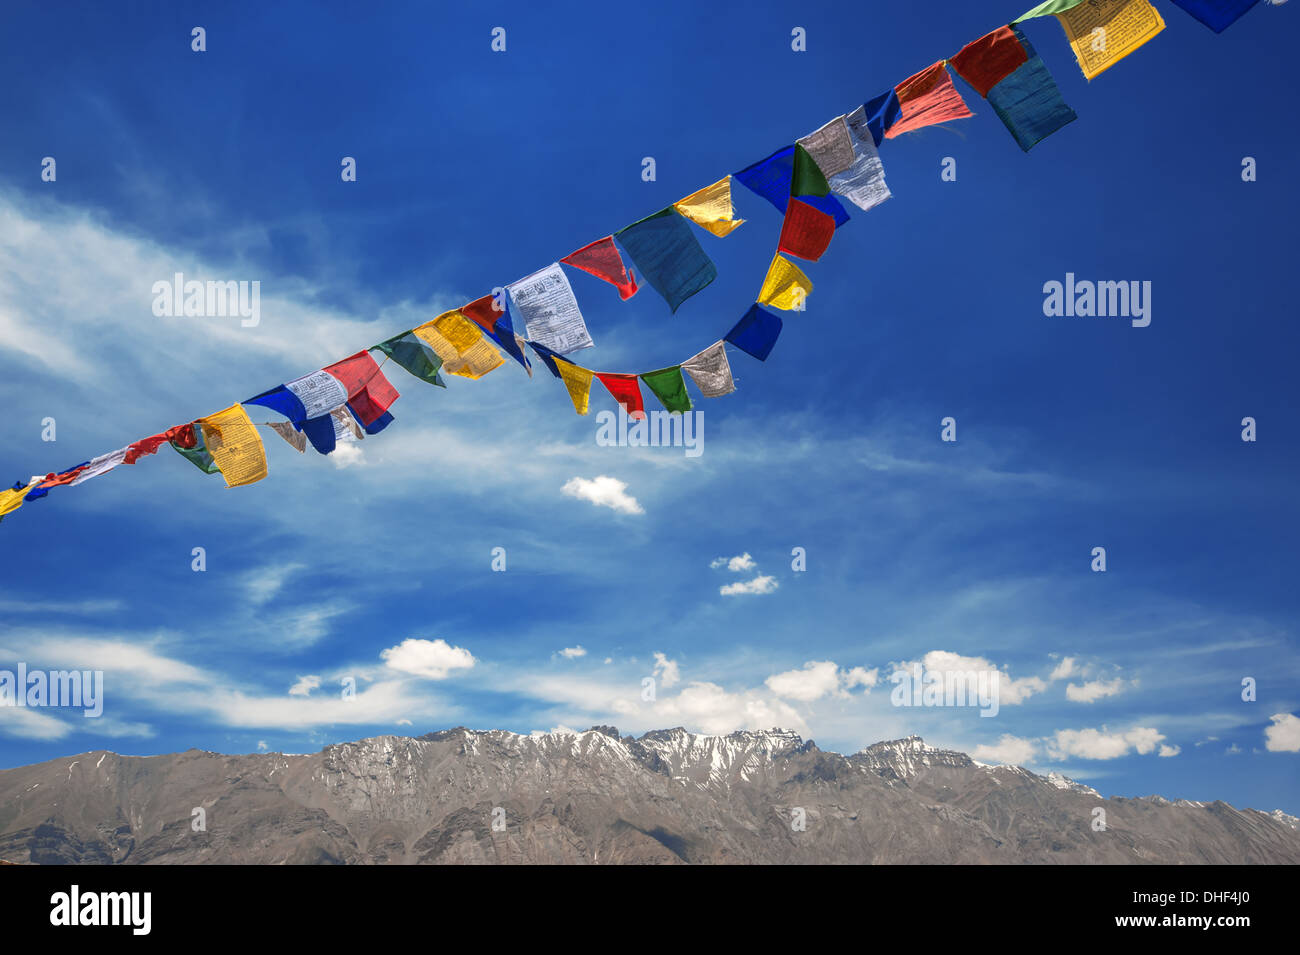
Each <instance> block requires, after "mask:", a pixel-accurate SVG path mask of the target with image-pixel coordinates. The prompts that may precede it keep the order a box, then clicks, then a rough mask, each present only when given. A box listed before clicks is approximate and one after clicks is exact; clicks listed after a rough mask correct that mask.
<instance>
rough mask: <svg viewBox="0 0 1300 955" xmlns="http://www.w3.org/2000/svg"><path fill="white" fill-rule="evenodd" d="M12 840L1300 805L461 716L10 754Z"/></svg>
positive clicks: (713, 846) (242, 850)
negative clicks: (128, 747)
mask: <svg viewBox="0 0 1300 955" xmlns="http://www.w3.org/2000/svg"><path fill="white" fill-rule="evenodd" d="M1098 810H1100V812H1099V811H1098ZM0 859H3V860H7V861H9V862H18V863H37V864H48V863H92V864H114V863H127V864H159V863H173V864H179V863H251V864H279V863H347V864H375V863H543V864H545V863H668V864H677V863H768V864H808V863H847V864H854V863H924V864H944V863H1030V864H1037V863H1067V864H1095V863H1100V864H1115V863H1215V864H1218V863H1270V864H1295V863H1300V820H1298V819H1296V818H1295V817H1293V816H1289V815H1287V814H1286V813H1282V812H1280V811H1274V812H1272V813H1268V812H1261V811H1258V810H1254V809H1245V810H1239V809H1234V808H1233V807H1231V806H1229V805H1227V804H1226V803H1223V802H1217V801H1216V802H1211V803H1199V802H1191V801H1188V800H1175V801H1171V800H1168V799H1164V798H1162V797H1159V796H1146V797H1141V798H1119V797H1112V798H1103V797H1102V796H1101V795H1100V794H1099V793H1098V792H1097V791H1096V790H1093V789H1091V788H1089V787H1088V786H1085V785H1083V784H1081V783H1078V782H1075V781H1073V780H1071V779H1068V778H1066V777H1064V776H1060V775H1058V774H1049V775H1047V776H1041V775H1037V774H1035V773H1032V772H1029V771H1028V770H1025V769H1022V768H1020V767H1016V766H986V765H983V764H980V763H977V762H976V761H974V760H972V759H971V758H970V757H969V756H967V755H965V754H964V753H960V752H955V751H951V750H943V749H937V748H935V747H932V746H929V745H927V744H926V743H925V742H924V741H923V740H921V739H920V738H919V737H916V736H912V737H908V738H906V739H900V740H892V741H888V742H881V743H876V744H874V745H872V746H868V747H867V748H866V749H863V750H861V751H860V752H858V753H854V754H853V755H850V756H843V755H840V754H838V753H832V752H825V751H823V750H821V749H819V748H818V747H817V745H816V744H815V743H814V742H813V741H811V740H808V741H805V740H802V739H801V738H800V737H799V736H797V735H796V734H794V733H791V732H786V731H782V730H776V729H774V730H770V731H763V732H749V731H744V732H736V733H731V734H729V735H726V736H707V735H699V734H695V733H690V732H687V731H686V730H684V729H681V728H676V729H668V730H655V731H652V732H648V733H646V734H644V735H642V736H640V737H635V738H634V737H632V736H620V735H619V733H618V731H617V730H616V729H614V728H613V727H609V726H596V727H592V728H591V729H589V730H587V731H585V732H581V733H559V732H557V733H549V734H540V733H538V734H533V735H529V736H522V735H518V734H515V733H508V732H504V731H499V730H492V731H475V730H469V729H465V728H463V727H458V728H455V729H449V730H443V731H440V732H436V733H429V734H426V735H424V736H419V737H403V736H377V737H373V738H370V739H363V740H360V741H358V742H354V743H340V744H335V745H331V746H327V747H325V748H324V749H322V750H321V751H320V752H318V753H313V754H309V755H289V754H280V753H258V754H249V755H224V754H220V753H212V752H206V751H199V750H189V751H187V752H183V753H173V754H169V755H163V756H121V755H118V754H116V753H111V752H105V751H96V752H92V753H82V754H80V755H77V756H71V757H67V758H62V759H56V760H51V761H49V762H45V763H39V764H35V765H31V766H24V767H20V768H16V769H8V770H3V771H0Z"/></svg>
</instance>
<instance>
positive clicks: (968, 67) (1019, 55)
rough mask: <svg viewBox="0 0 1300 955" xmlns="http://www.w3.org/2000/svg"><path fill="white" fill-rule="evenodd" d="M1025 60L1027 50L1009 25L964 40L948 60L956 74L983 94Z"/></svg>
mask: <svg viewBox="0 0 1300 955" xmlns="http://www.w3.org/2000/svg"><path fill="white" fill-rule="evenodd" d="M1028 61H1029V53H1028V51H1026V50H1025V46H1024V44H1023V43H1021V42H1020V39H1019V38H1018V37H1017V36H1016V32H1015V31H1014V30H1012V29H1011V27H999V28H998V29H996V30H994V31H993V32H992V33H990V34H988V35H987V36H982V37H980V38H979V39H978V40H974V41H973V42H971V43H967V44H966V45H965V46H964V47H962V48H961V52H960V53H958V54H957V55H956V56H954V57H953V58H952V59H951V60H949V62H950V63H952V68H953V69H954V70H956V71H957V75H958V76H960V77H961V78H962V79H964V80H965V81H966V82H967V83H969V84H970V85H971V86H973V87H974V88H975V92H977V93H979V94H980V96H984V97H987V96H988V95H989V90H991V89H993V87H995V86H997V85H998V84H999V83H1000V82H1002V81H1003V80H1005V79H1006V78H1007V77H1008V76H1010V75H1011V74H1012V73H1014V72H1015V71H1016V68H1017V67H1019V66H1021V65H1022V64H1024V63H1027V62H1028Z"/></svg>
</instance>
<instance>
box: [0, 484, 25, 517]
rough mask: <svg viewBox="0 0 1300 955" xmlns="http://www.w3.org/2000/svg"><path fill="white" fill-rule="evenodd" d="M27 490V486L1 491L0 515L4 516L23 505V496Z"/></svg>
mask: <svg viewBox="0 0 1300 955" xmlns="http://www.w3.org/2000/svg"><path fill="white" fill-rule="evenodd" d="M27 491H28V488H27V487H20V488H17V489H14V488H6V489H5V490H3V491H0V517H4V516H5V515H6V514H8V513H9V512H10V511H16V510H18V508H20V507H22V506H23V497H24V496H26V494H27Z"/></svg>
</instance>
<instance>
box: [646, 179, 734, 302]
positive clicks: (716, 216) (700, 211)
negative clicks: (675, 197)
mask: <svg viewBox="0 0 1300 955" xmlns="http://www.w3.org/2000/svg"><path fill="white" fill-rule="evenodd" d="M673 208H674V209H676V210H677V211H678V212H680V213H681V214H682V215H684V216H685V217H686V218H688V219H690V220H691V221H692V222H694V223H695V224H696V225H697V226H699V227H700V228H702V229H708V230H709V231H710V232H712V233H713V234H714V235H716V236H718V238H722V237H723V236H726V235H729V234H730V233H731V231H732V230H733V229H735V228H736V227H737V226H739V225H740V224H741V223H742V222H744V221H745V220H744V219H737V218H736V210H735V208H734V207H733V206H732V204H731V177H730V176H723V177H722V178H721V179H719V180H718V181H717V182H715V183H714V184H713V185H711V186H705V187H704V188H703V189H700V190H698V191H696V192H692V193H691V194H690V195H689V196H687V197H686V198H685V199H682V200H679V201H678V202H674V203H673ZM626 297H627V296H624V298H626Z"/></svg>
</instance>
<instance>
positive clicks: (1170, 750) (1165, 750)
mask: <svg viewBox="0 0 1300 955" xmlns="http://www.w3.org/2000/svg"><path fill="white" fill-rule="evenodd" d="M1182 751H1183V748H1182V747H1181V746H1166V745H1165V744H1163V743H1162V744H1161V745H1160V755H1161V756H1177V755H1178V754H1179V753H1181V752H1182Z"/></svg>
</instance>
